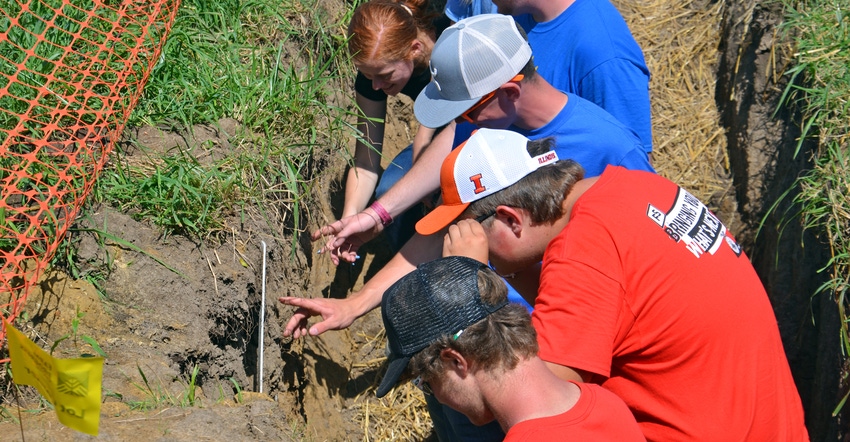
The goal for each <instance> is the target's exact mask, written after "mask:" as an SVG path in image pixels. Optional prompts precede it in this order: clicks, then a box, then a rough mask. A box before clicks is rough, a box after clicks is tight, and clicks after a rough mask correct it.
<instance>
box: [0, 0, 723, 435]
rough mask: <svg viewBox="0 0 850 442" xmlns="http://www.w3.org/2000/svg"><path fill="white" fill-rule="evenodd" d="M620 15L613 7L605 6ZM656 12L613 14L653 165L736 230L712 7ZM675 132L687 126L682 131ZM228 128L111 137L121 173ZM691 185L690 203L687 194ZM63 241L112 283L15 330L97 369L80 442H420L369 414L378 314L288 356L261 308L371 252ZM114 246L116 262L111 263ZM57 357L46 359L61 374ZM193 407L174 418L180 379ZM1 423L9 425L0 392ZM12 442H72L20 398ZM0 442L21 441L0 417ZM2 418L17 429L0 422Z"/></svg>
mask: <svg viewBox="0 0 850 442" xmlns="http://www.w3.org/2000/svg"><path fill="white" fill-rule="evenodd" d="M621 3H622V2H621ZM673 3H674V2H669V1H655V2H646V3H645V4H644V3H641V5H637V4H631V3H629V4H627V5H623V6H621V11H623V14H624V16H625V17H626V18H627V20H628V21H629V23H630V26H631V27H632V29H633V32H634V33H635V36H636V38H637V40H638V41H639V43H641V45H642V46H643V48H644V51H645V53H646V55H647V62H648V64H649V66H650V70H651V71H652V72H653V80H652V84H651V87H652V99H653V119H654V124H655V129H654V130H655V146H656V153H655V165H656V168H657V169H658V170H659V173H661V174H663V175H665V176H668V177H670V178H672V179H674V180H676V181H677V182H679V183H680V184H683V185H685V186H686V187H689V188H690V189H691V190H692V191H693V192H694V193H695V194H697V195H698V196H699V197H701V198H703V199H704V200H706V201H710V202H711V203H712V204H711V205H712V206H713V208H714V209H716V210H717V211H718V213H719V215H720V216H721V218H723V219H724V221H726V223H727V224H728V225H730V227H731V228H732V230H736V225H735V224H736V222H737V219H738V213H737V212H736V209H737V206H736V203H735V199H734V195H733V192H732V185H731V178H730V176H729V170H728V158H727V157H726V154H725V147H726V146H725V139H724V137H723V135H722V134H723V130H722V129H721V128H720V127H719V123H718V121H719V118H717V113H716V105H715V104H714V87H715V85H714V82H715V74H714V70H715V68H716V63H717V59H718V56H717V54H716V48H717V45H718V41H719V36H718V28H719V25H718V23H719V20H720V9H721V6H722V3H709V2H675V5H674V4H673ZM390 105H391V108H390V116H389V122H388V124H389V128H388V130H387V133H386V138H387V143H386V147H385V149H386V150H387V156H388V157H391V156H392V155H393V154H394V152H396V151H397V150H398V149H401V148H403V147H404V146H406V145H407V144H408V143H409V142H410V140H411V138H412V136H413V133H414V132H415V129H416V127H415V122H413V121H412V120H413V119H412V108H411V105H410V101H409V100H406V99H391V101H390ZM689 124H691V125H690V126H689ZM236 130H238V123H237V122H235V121H222V122H220V124H219V125H218V126H217V127H197V128H195V131H194V135H193V136H188V135H186V134H171V133H163V132H160V131H158V130H157V129H154V128H138V129H135V130H133V131H131V132H130V133H128V137H129V139H134V140H135V141H133V142H132V143H125V145H124V148H125V150H124V153H123V155H126V157H125V159H126V160H138V161H143V160H144V158H145V157H146V152H151V151H152V152H162V151H165V150H167V149H172V148H175V147H176V146H182V147H183V148H192V149H198V148H199V146H205V147H204V148H205V149H207V151H208V152H207V154H208V155H209V157H210V158H214V157H215V156H216V155H217V154H219V153H220V152H221V151H222V150H223V149H232V148H234V147H233V146H232V145H230V139H231V137H232V135H233V134H234V133H235V131H236ZM329 164H330V167H329V168H328V169H327V170H325V171H322V172H321V174H319V175H318V176H317V177H316V180H315V188H314V196H315V198H314V200H313V201H312V202H311V203H310V205H309V213H308V214H307V220H306V221H307V226H308V229H313V228H315V227H316V226H317V225H320V224H321V223H323V222H324V221H325V220H326V219H333V218H336V217H337V216H338V215H339V211H340V209H341V191H340V187H341V185H340V182H341V177H342V174H343V172H344V168H345V162H344V160H343V159H342V158H331V159H330V160H329ZM689 184H693V185H689ZM89 213H90V215H89V216H87V217H85V218H84V219H80V220H79V221H78V226H77V227H79V228H89V229H96V230H99V231H105V232H110V233H111V234H113V235H115V236H117V237H120V238H122V239H123V240H124V241H126V243H121V242H116V241H114V240H111V239H109V238H107V237H104V236H102V235H98V234H96V233H90V232H79V233H77V234H76V235H77V237H76V238H74V239H75V240H76V241H78V245H79V246H78V250H79V251H78V258H77V259H78V261H79V262H80V263H81V265H83V266H85V265H89V266H103V265H107V266H108V267H109V268H111V269H112V270H111V273H110V275H109V277H108V279H107V280H106V281H105V283H104V285H103V289H104V292H105V293H106V295H107V299H106V300H103V299H101V298H100V297H99V295H98V293H97V290H96V288H95V287H93V286H92V285H91V284H89V283H87V282H85V281H76V280H72V279H71V278H69V277H68V276H67V275H66V274H65V273H63V272H62V271H61V269H57V270H54V271H52V272H50V273H48V274H47V275H44V278H43V280H42V282H41V284H39V285H38V287H36V288H35V290H34V291H33V292H32V293H31V294H30V295H29V298H28V305H27V312H28V314H29V317H30V322H29V324H30V325H31V328H30V329H29V330H26V331H27V332H28V333H29V334H30V335H31V336H34V337H35V338H36V340H37V342H39V343H40V344H41V345H42V346H43V347H45V348H49V347H50V345H51V344H52V343H53V342H55V341H56V340H57V339H59V338H61V337H62V336H64V335H66V334H68V333H70V332H71V330H72V325H71V324H72V320H73V319H74V317H75V312H76V311H79V312H81V313H84V316H82V317H80V319H79V321H80V325H79V329H78V332H77V333H78V335H79V336H82V335H87V336H91V337H93V338H94V339H95V340H96V341H97V342H98V343H99V344H100V345H101V347H102V348H103V350H104V351H105V352H106V354H107V355H108V358H107V360H106V364H105V367H104V382H103V389H104V402H103V408H102V412H101V422H100V436H99V437H97V438H96V439H97V440H120V441H123V440H138V441H147V440H151V441H190V440H191V441H194V440H309V441H313V440H316V441H324V440H333V441H337V440H365V439H378V440H389V439H412V440H423V439H426V438H427V437H428V435H429V430H428V417H427V414H426V413H423V412H422V410H423V408H422V398H421V396H420V395H418V394H415V393H411V392H409V391H406V390H404V389H402V390H401V391H398V392H396V393H395V394H393V395H390V396H389V397H388V398H387V399H385V400H382V401H378V400H376V399H375V398H374V391H373V389H374V385H375V382H376V380H377V379H378V377H379V375H380V373H381V371H382V368H383V367H382V361H383V355H384V353H383V346H384V340H383V336H382V327H381V321H380V315H379V313H378V312H377V311H375V312H372V313H370V314H369V315H367V316H366V317H365V318H363V319H361V320H359V321H357V322H356V323H355V324H354V325H353V326H352V327H351V328H350V329H348V330H345V331H339V332H329V333H326V334H324V335H322V336H321V337H318V338H315V339H305V340H301V341H297V342H293V341H290V340H286V339H283V338H282V335H281V329H282V326H283V324H284V321H285V320H286V319H288V318H289V315H290V314H291V309H290V308H287V307H281V306H280V305H279V304H278V303H277V301H276V299H277V297H278V296H283V295H293V296H307V297H318V296H326V297H343V296H346V295H347V294H348V293H349V292H350V291H351V290H356V289H357V288H358V287H359V286H360V285H362V283H363V281H364V279H367V278H369V277H370V276H371V275H372V274H374V273H375V272H376V271H377V269H378V268H380V266H381V265H382V264H383V263H384V262H385V261H386V260H387V259H388V258H389V256H388V255H387V252H386V250H385V248H384V247H383V244H382V242H381V241H380V240H378V241H375V242H374V243H373V244H370V245H369V246H368V247H367V248H366V249H365V250H363V253H361V255H362V256H364V259H362V260H361V261H360V262H358V263H357V265H355V266H342V267H340V268H335V267H333V265H332V264H331V263H330V262H329V261H328V260H327V259H324V257H323V256H321V255H316V254H315V250H314V249H313V248H312V245H311V244H310V242H309V240H308V239H307V237H306V236H305V234H304V233H302V234H301V235H300V236H299V237H298V238H296V243H297V244H298V247H296V249H295V250H294V252H293V250H292V247H291V244H290V242H289V241H288V240H286V241H278V240H275V239H274V238H275V237H280V235H275V232H272V231H271V229H270V228H269V227H268V225H267V224H266V223H265V221H262V220H258V219H251V218H250V217H249V218H248V219H244V220H243V219H241V218H238V217H233V219H230V220H228V224H227V225H228V229H226V230H225V231H224V232H223V233H222V234H221V235H219V236H218V237H217V238H214V240H213V239H211V240H210V241H204V242H203V243H196V242H193V241H190V240H188V239H186V238H184V237H180V236H168V237H164V236H163V235H162V233H161V232H160V231H158V230H157V229H156V228H153V227H151V226H149V225H147V224H144V223H140V222H138V221H135V220H133V219H132V217H131V216H130V214H126V213H121V212H120V211H116V210H115V209H113V208H109V207H95V208H93V209H92V210H90V211H89ZM262 241H265V242H266V244H267V278H266V296H265V303H266V305H265V313H266V316H265V325H266V329H265V331H264V335H263V336H264V341H265V342H264V363H263V372H264V376H263V393H254V392H258V391H259V390H260V387H259V382H258V376H257V374H258V371H259V370H258V362H257V360H258V345H259V338H258V336H259V335H258V322H259V314H260V311H261V304H262V297H261V294H262V293H261V292H262V286H263V281H262V262H263V253H262V245H261V242H262ZM127 243H129V244H131V246H130V245H128V244H127ZM83 347H85V346H84V345H82V344H80V343H79V342H78V343H77V346H75V345H74V342H73V340H72V339H68V340H65V341H63V342H62V345H60V346H59V348H58V350H57V352H58V354H59V355H61V356H64V357H70V356H75V355H78V354H79V353H80V351H81V350H85V351H90V349H88V348H83ZM195 369H197V372H198V375H197V378H196V382H195V384H196V385H197V387H198V390H197V392H196V393H195V397H196V398H197V400H196V402H195V404H194V406H189V405H188V404H187V400H188V399H187V395H188V392H189V391H191V388H190V379H191V375H192V372H193V370H195ZM4 400H5V402H4V403H2V405H3V407H5V408H6V409H7V410H9V411H10V412H11V413H12V414H13V415H14V416H17V410H16V407H15V406H14V404H13V403H12V402H11V401H13V400H14V395H10V392H9V391H6V392H5V395H4ZM22 401H23V403H22V408H23V410H24V412H23V414H22V419H21V423H22V426H23V429H24V434H25V440H28V441H34V440H69V439H74V440H89V439H94V438H92V437H89V436H86V435H83V434H80V433H76V432H74V431H72V430H69V429H67V428H65V427H63V426H61V425H60V424H59V423H58V422H57V421H56V419H55V416H54V415H53V414H52V413H50V412H32V410H41V411H44V410H45V409H46V407H45V406H44V404H43V403H40V402H39V401H38V400H37V399H36V396H35V395H33V394H32V393H31V392H29V393H26V392H25V394H24V398H23V399H22ZM3 417H4V419H3V422H2V423H0V434H2V435H3V436H2V437H0V439H3V440H19V439H21V435H20V432H21V430H20V429H19V424H18V423H15V422H12V419H9V418H8V417H7V416H3ZM15 418H17V417H15Z"/></svg>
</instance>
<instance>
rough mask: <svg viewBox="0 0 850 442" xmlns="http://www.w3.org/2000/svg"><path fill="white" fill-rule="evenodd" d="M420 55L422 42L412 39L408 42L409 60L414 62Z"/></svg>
mask: <svg viewBox="0 0 850 442" xmlns="http://www.w3.org/2000/svg"><path fill="white" fill-rule="evenodd" d="M421 53H422V42H421V41H419V39H417V38H414V39H413V41H412V42H410V59H411V60H415V59H416V58H417V57H419V55H420V54H421Z"/></svg>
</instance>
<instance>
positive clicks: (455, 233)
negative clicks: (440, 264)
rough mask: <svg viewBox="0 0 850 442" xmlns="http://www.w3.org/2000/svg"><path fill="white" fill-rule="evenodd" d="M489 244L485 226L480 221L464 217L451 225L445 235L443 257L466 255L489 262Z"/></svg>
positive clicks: (485, 262)
mask: <svg viewBox="0 0 850 442" xmlns="http://www.w3.org/2000/svg"><path fill="white" fill-rule="evenodd" d="M488 247H489V245H488V242H487V235H486V234H485V233H484V228H483V227H481V224H479V223H478V221H475V220H472V219H464V220H460V221H458V222H457V223H456V224H453V225H451V226H449V231H448V233H446V236H445V237H443V257H446V256H466V257H469V258H472V259H477V260H478V261H481V262H483V263H484V264H487V261H488V257H489V249H488Z"/></svg>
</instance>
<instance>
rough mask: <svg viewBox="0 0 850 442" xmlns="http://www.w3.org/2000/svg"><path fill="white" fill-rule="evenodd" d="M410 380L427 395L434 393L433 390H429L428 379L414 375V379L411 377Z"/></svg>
mask: <svg viewBox="0 0 850 442" xmlns="http://www.w3.org/2000/svg"><path fill="white" fill-rule="evenodd" d="M410 382H412V383H413V385H414V386H416V388H418V389H419V390H421V391H422V392H423V393H425V394H427V395H428V396H433V395H434V390H431V384H429V383H428V381H423V380H422V376H416V379H413V380H412V381H410Z"/></svg>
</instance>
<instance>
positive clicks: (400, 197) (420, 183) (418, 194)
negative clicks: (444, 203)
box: [379, 128, 454, 218]
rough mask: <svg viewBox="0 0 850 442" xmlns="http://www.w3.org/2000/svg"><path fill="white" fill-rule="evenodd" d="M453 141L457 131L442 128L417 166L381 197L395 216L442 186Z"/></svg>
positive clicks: (417, 161)
mask: <svg viewBox="0 0 850 442" xmlns="http://www.w3.org/2000/svg"><path fill="white" fill-rule="evenodd" d="M453 141H454V130H453V129H450V128H446V129H444V130H442V131H441V132H440V133H439V134H438V135H437V136H436V137H435V138H434V139H433V140H432V141H431V143H430V144H429V145H428V147H427V148H426V149H424V151H423V152H422V154H421V155H420V157H419V159H418V160H416V161H415V162H414V163H413V167H411V168H410V170H409V171H408V172H407V173H406V174H404V176H403V177H402V178H401V179H400V180H399V181H398V182H397V183H396V184H395V185H393V186H392V187H391V188H390V190H388V191H387V192H386V193H385V194H384V195H382V196H381V198H380V199H379V202H380V203H381V205H382V206H383V207H384V208H385V209H386V210H387V212H389V214H390V215H391V216H392V217H393V218H395V217H397V216H398V215H400V214H402V213H403V212H404V211H405V210H407V209H409V208H410V207H411V206H413V205H414V204H416V203H417V202H419V201H421V200H422V199H423V198H425V197H426V196H428V195H431V194H432V193H434V192H435V191H437V190H438V189H439V188H440V168H441V167H442V165H443V160H445V159H446V157H447V156H448V154H449V152H451V150H452V142H453Z"/></svg>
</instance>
